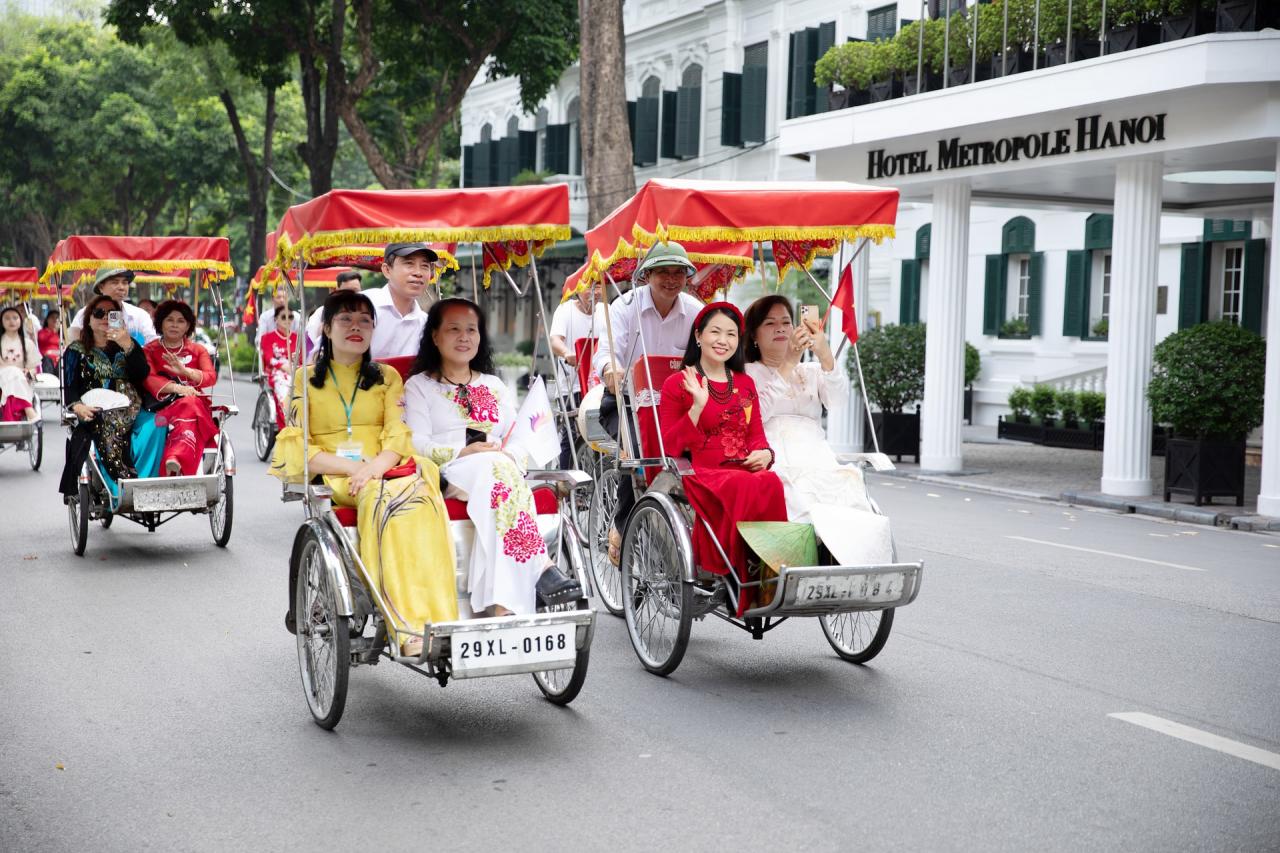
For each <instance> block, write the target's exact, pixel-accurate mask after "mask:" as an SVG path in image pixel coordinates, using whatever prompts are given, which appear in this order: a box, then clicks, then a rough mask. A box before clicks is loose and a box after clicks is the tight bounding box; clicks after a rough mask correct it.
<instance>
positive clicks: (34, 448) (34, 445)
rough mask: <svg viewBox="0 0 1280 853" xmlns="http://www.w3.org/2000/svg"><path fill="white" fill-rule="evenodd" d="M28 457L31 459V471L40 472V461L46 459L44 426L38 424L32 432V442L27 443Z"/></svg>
mask: <svg viewBox="0 0 1280 853" xmlns="http://www.w3.org/2000/svg"><path fill="white" fill-rule="evenodd" d="M27 455H28V456H29V457H30V458H31V470H32V471H39V470H40V461H41V460H42V459H44V424H42V423H39V422H37V423H36V428H35V429H34V430H32V431H31V440H30V441H28V442H27Z"/></svg>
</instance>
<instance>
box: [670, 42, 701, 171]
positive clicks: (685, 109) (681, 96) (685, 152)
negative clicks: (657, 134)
mask: <svg viewBox="0 0 1280 853" xmlns="http://www.w3.org/2000/svg"><path fill="white" fill-rule="evenodd" d="M701 146H702V66H701V65H698V64H697V63H694V64H693V65H690V66H689V67H688V68H686V69H685V70H684V72H683V73H682V74H681V75H680V89H679V91H678V92H677V94H676V157H677V158H679V159H681V160H688V159H691V158H693V157H697V156H698V154H699V152H700V149H701Z"/></svg>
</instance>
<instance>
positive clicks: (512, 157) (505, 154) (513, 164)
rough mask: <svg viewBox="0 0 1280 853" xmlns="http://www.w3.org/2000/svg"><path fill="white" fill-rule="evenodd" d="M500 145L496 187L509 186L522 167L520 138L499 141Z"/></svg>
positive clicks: (513, 137) (510, 137) (507, 138)
mask: <svg viewBox="0 0 1280 853" xmlns="http://www.w3.org/2000/svg"><path fill="white" fill-rule="evenodd" d="M497 145H498V179H497V181H495V182H494V183H495V185H497V186H500V187H505V186H509V185H510V184H511V181H512V179H514V178H515V176H516V172H518V171H519V165H520V138H519V137H518V136H508V137H505V138H503V139H499V140H498V142H497Z"/></svg>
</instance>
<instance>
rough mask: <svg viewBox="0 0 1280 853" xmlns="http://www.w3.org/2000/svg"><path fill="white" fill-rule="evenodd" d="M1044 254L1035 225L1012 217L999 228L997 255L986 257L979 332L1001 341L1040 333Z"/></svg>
mask: <svg viewBox="0 0 1280 853" xmlns="http://www.w3.org/2000/svg"><path fill="white" fill-rule="evenodd" d="M1043 280H1044V253H1043V252H1037V251H1036V224H1035V223H1034V222H1032V221H1031V220H1030V219H1028V218H1027V217H1025V216H1015V217H1013V218H1012V219H1010V220H1009V221H1008V222H1006V223H1005V224H1004V227H1003V228H1001V229H1000V254H998V255H987V263H986V280H985V290H984V293H983V310H982V331H983V333H984V334H987V335H998V336H1000V337H1002V338H1029V337H1032V336H1034V335H1039V334H1040V314H1041V310H1040V305H1041V301H1042V296H1041V294H1042V291H1043Z"/></svg>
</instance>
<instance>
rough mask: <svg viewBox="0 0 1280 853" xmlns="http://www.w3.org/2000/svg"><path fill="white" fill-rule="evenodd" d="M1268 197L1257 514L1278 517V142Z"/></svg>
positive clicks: (1279, 220)
mask: <svg viewBox="0 0 1280 853" xmlns="http://www.w3.org/2000/svg"><path fill="white" fill-rule="evenodd" d="M1274 193H1275V195H1274V196H1273V197H1272V199H1271V245H1270V247H1269V248H1270V250H1271V275H1270V277H1269V279H1268V288H1269V290H1270V294H1271V295H1270V298H1269V299H1268V303H1269V304H1268V306H1267V384H1266V391H1265V392H1264V393H1265V396H1264V397H1263V404H1262V488H1261V489H1260V490H1259V491H1258V514H1259V515H1272V516H1276V517H1277V518H1280V145H1277V146H1276V184H1275V189H1274Z"/></svg>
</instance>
